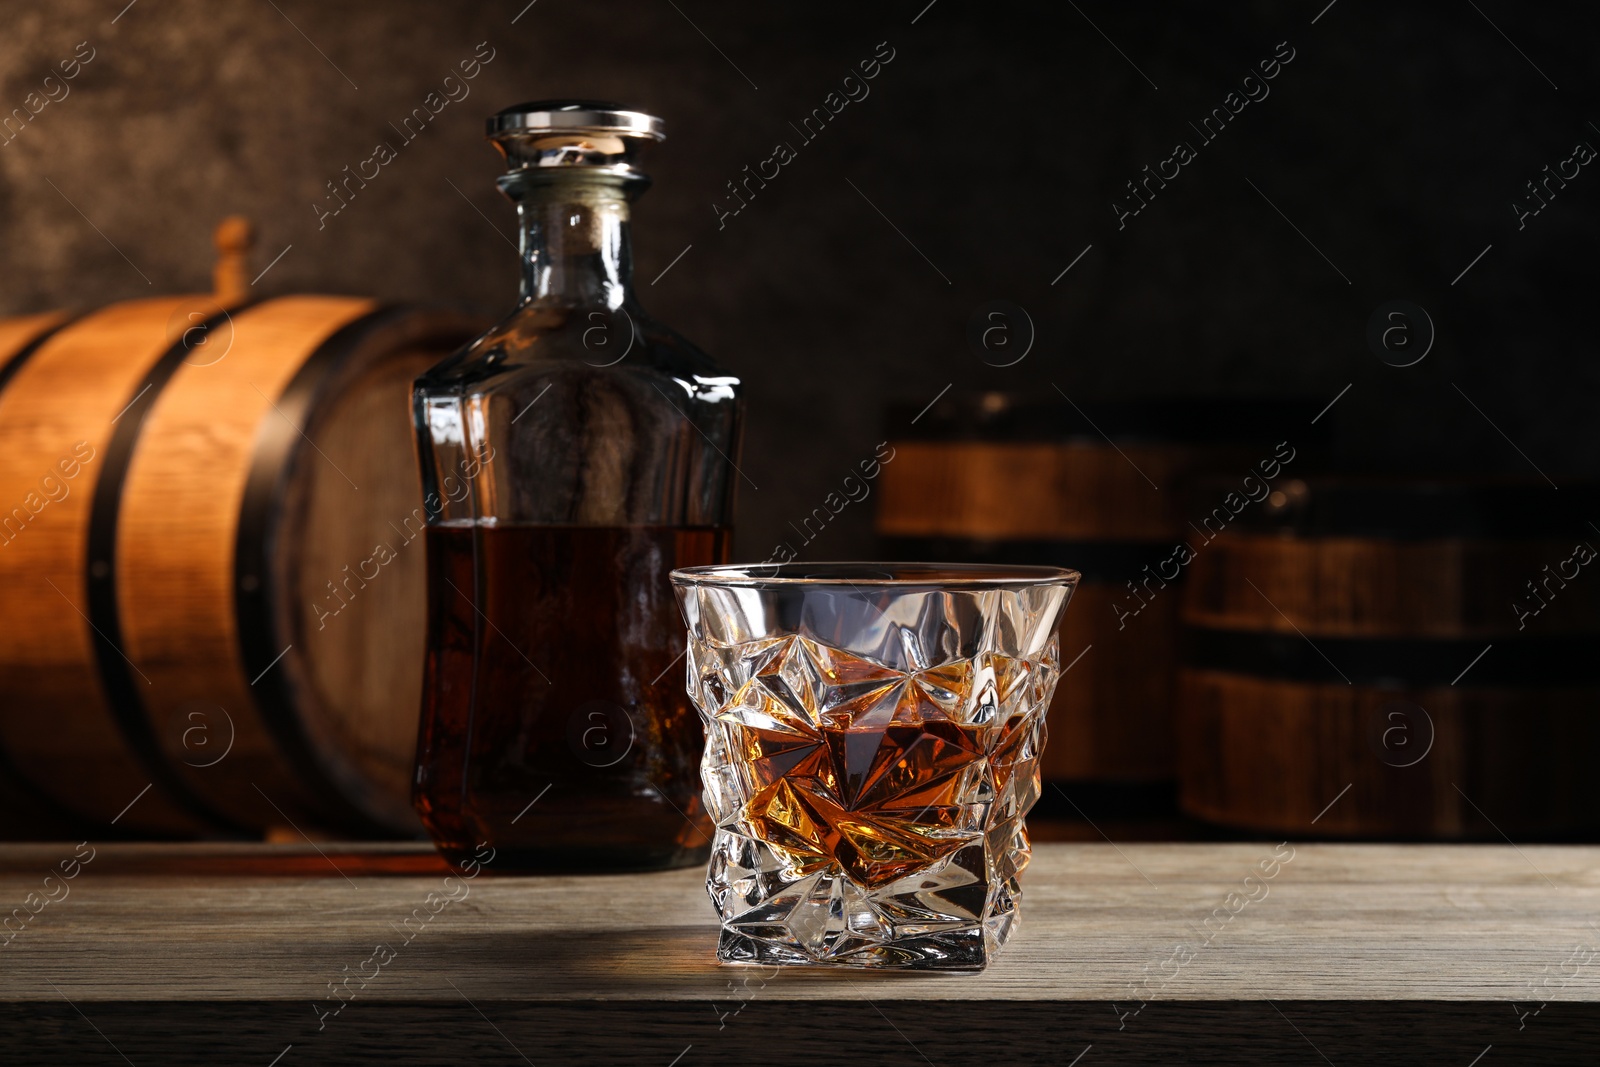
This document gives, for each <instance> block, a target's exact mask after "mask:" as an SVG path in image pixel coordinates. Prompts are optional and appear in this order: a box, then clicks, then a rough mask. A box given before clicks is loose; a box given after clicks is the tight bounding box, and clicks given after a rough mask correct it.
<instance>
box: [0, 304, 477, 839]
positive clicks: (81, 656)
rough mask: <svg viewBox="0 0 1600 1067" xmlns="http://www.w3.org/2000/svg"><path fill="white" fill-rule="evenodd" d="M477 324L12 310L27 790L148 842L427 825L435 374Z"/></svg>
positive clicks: (378, 313) (288, 311)
mask: <svg viewBox="0 0 1600 1067" xmlns="http://www.w3.org/2000/svg"><path fill="white" fill-rule="evenodd" d="M478 325H479V324H478V323H476V322H471V321H466V320H464V319H463V318H462V317H461V316H459V315H456V314H454V313H445V312H438V311H430V310H421V309H416V308H386V307H379V306H378V305H376V304H375V303H373V302H372V301H370V300H364V299H356V298H350V297H335V296H294V297H283V298H278V299H272V300H266V301H263V302H260V303H254V304H251V303H244V302H235V303H233V304H231V306H226V307H224V306H223V305H222V304H219V303H218V302H217V301H216V300H215V299H214V298H212V297H205V296H190V297H185V296H170V297H156V298H151V299H144V300H132V301H127V302H125V303H121V304H115V305H112V306H110V307H106V308H103V309H100V310H98V311H94V312H91V313H89V314H86V315H83V316H81V317H79V318H76V319H73V320H70V321H67V320H65V319H63V318H62V317H60V316H55V317H45V316H31V317H28V318H26V319H11V320H0V456H3V457H4V460H5V461H4V463H3V464H0V618H3V619H4V620H5V625H4V626H3V627H0V694H3V701H4V702H3V704H0V752H3V759H0V774H6V775H7V777H8V778H9V779H10V781H9V783H8V788H11V789H13V790H15V789H23V790H26V791H28V792H29V793H31V794H32V795H33V796H35V797H36V798H40V799H42V800H43V801H44V802H46V803H47V804H49V805H50V806H52V807H54V808H58V809H59V810H60V811H61V812H62V813H63V814H64V815H65V816H67V817H69V818H70V817H78V818H81V819H85V820H89V821H90V822H92V823H95V824H99V825H101V826H105V825H107V824H110V823H113V822H115V823H116V824H117V826H118V827H119V829H124V830H130V831H133V832H142V833H154V834H175V835H193V834H219V833H221V834H229V833H234V834H247V833H253V834H258V833H259V832H260V831H261V829H262V828H264V827H269V826H281V825H283V824H285V823H293V824H296V825H307V824H311V825H315V826H318V827H321V828H335V829H342V830H346V831H351V832H362V833H385V834H395V833H401V834H412V833H415V832H416V824H415V822H414V819H413V816H412V813H411V808H410V804H409V780H410V772H411V763H412V758H413V751H414V746H415V741H416V722H417V714H418V705H419V699H420V692H421V657H422V651H423V645H424V642H423V599H424V597H423V588H422V585H423V556H422V553H423V547H422V544H421V541H420V539H419V538H418V536H417V532H418V530H419V528H420V523H421V511H420V510H419V509H420V505H421V491H420V487H419V483H418V479H417V476H416V471H415V462H414V460H413V458H412V457H413V444H412V432H411V411H410V384H411V380H412V379H413V377H415V375H416V374H417V373H418V372H420V371H421V370H422V369H424V368H426V367H427V366H429V365H431V364H432V363H434V362H436V361H437V360H439V359H440V358H441V357H442V356H443V355H444V354H446V353H448V352H449V351H450V350H452V349H454V348H455V347H457V346H458V345H460V344H461V343H462V342H464V341H465V340H467V339H469V338H470V336H471V335H472V334H473V332H474V331H475V330H476V328H477V327H478ZM414 540H415V541H416V543H415V544H413V543H412V542H413V541H414ZM408 546H409V547H408ZM0 833H4V829H3V828H0Z"/></svg>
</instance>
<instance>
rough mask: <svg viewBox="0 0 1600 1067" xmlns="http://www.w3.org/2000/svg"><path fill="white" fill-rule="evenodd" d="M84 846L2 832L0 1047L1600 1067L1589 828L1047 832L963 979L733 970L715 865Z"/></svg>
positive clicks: (95, 1051) (385, 851)
mask: <svg viewBox="0 0 1600 1067" xmlns="http://www.w3.org/2000/svg"><path fill="white" fill-rule="evenodd" d="M91 848H92V850H93V858H92V859H89V860H88V861H87V862H84V863H82V864H81V866H80V867H79V868H78V869H77V875H76V877H75V878H73V879H71V880H70V881H65V880H52V881H51V882H49V883H46V882H45V876H46V875H48V874H50V873H51V872H52V871H53V870H57V871H59V869H60V864H61V862H62V861H63V860H69V859H70V858H71V857H72V856H73V854H74V851H75V848H74V846H72V845H52V844H38V845H36V844H29V845H8V846H0V902H3V904H4V908H5V909H7V910H10V909H13V908H16V909H20V912H17V911H13V912H12V920H11V923H10V929H11V931H12V932H11V933H10V940H9V942H6V943H3V944H0V1038H9V1039H10V1040H6V1041H4V1042H0V1063H11V1062H18V1063H22V1062H33V1060H31V1059H30V1058H29V1057H30V1056H35V1055H36V1056H37V1060H38V1062H46V1061H49V1062H53V1063H57V1064H61V1063H79V1062H84V1063H88V1062H108V1063H123V1062H131V1063H134V1064H138V1065H140V1067H142V1065H143V1064H145V1063H147V1062H149V1063H179V1062H229V1063H254V1062H259V1063H261V1064H263V1065H267V1064H269V1063H270V1062H271V1061H272V1058H273V1056H275V1055H278V1054H279V1053H280V1052H281V1053H282V1054H283V1057H284V1058H283V1060H282V1061H281V1065H280V1067H293V1064H295V1063H312V1062H350V1061H351V1060H352V1059H353V1058H358V1057H360V1056H361V1055H363V1054H367V1053H371V1054H377V1055H381V1056H382V1057H383V1058H384V1059H385V1060H388V1061H390V1062H394V1063H409V1062H418V1063H436V1062H442V1061H446V1060H447V1061H450V1062H466V1061H467V1060H469V1059H472V1060H473V1061H474V1062H508V1063H522V1062H532V1063H540V1064H543V1063H547V1062H558V1063H566V1062H594V1063H635V1062H638V1063H657V1064H659V1065H661V1067H669V1062H670V1061H672V1058H673V1056H674V1055H677V1054H679V1053H681V1054H682V1055H683V1057H684V1058H683V1060H682V1062H681V1065H680V1067H691V1065H692V1064H693V1063H696V1062H700V1063H703V1062H707V1061H708V1060H711V1059H729V1060H739V1061H742V1062H759V1063H768V1062H774V1063H776V1062H794V1063H802V1062H804V1063H814V1062H821V1061H822V1060H833V1059H836V1058H837V1055H836V1053H841V1052H848V1053H849V1054H851V1055H867V1054H870V1055H872V1056H873V1057H874V1058H875V1059H876V1060H878V1061H879V1062H882V1063H900V1062H905V1063H916V1064H920V1063H932V1064H939V1065H941V1067H942V1065H943V1064H947V1063H952V1064H953V1063H963V1062H981V1063H996V1062H999V1063H1009V1062H1017V1063H1023V1062H1040V1063H1062V1064H1066V1063H1069V1062H1071V1061H1072V1059H1073V1057H1074V1056H1077V1055H1079V1054H1080V1053H1082V1054H1083V1055H1084V1057H1085V1059H1084V1060H1083V1061H1082V1062H1083V1065H1084V1067H1093V1065H1094V1064H1095V1063H1098V1062H1111V1061H1112V1060H1113V1059H1115V1060H1117V1061H1119V1062H1127V1063H1133V1062H1176V1061H1187V1062H1252V1063H1266V1062H1285V1063H1288V1062H1297V1063H1307V1062H1311V1063H1321V1062H1323V1061H1324V1060H1325V1059H1326V1060H1327V1061H1328V1062H1334V1063H1340V1062H1351V1063H1355V1062H1362V1063H1371V1062H1409V1063H1416V1062H1434V1060H1433V1059H1432V1058H1431V1057H1433V1056H1434V1055H1436V1054H1437V1055H1438V1056H1439V1057H1440V1058H1439V1059H1438V1060H1437V1062H1443V1063H1453V1062H1459V1063H1460V1064H1462V1067H1466V1065H1467V1064H1468V1063H1469V1062H1470V1061H1472V1059H1473V1057H1474V1056H1476V1055H1479V1054H1480V1053H1482V1054H1483V1056H1484V1059H1483V1060H1482V1062H1481V1067H1493V1065H1494V1064H1495V1063H1506V1062H1518V1063H1531V1062H1549V1063H1555V1062H1583V1063H1595V1062H1600V847H1588V846H1522V847H1513V846H1508V845H1499V846H1489V845H1470V846H1461V845H1457V846H1449V845H1337V844H1300V845H1285V846H1276V847H1275V846H1273V845H1270V844H1259V843H1252V844H1125V845H1120V846H1118V845H1112V844H1107V843H1102V844H1045V845H1040V846H1038V847H1037V850H1036V853H1035V857H1034V862H1033V865H1032V867H1030V869H1029V870H1028V872H1027V874H1026V875H1025V877H1024V891H1025V892H1024V899H1023V904H1022V915H1023V920H1022V927H1021V930H1020V931H1019V933H1018V935H1017V936H1016V937H1015V938H1014V939H1013V940H1012V942H1011V944H1010V945H1009V946H1008V947H1007V949H1006V950H1005V952H1004V953H1003V954H1002V956H1001V958H1000V960H999V962H998V963H996V964H995V965H994V966H992V967H991V968H990V969H989V970H988V971H986V972H985V973H983V974H981V975H972V976H967V975H927V974H906V973H876V972H874V973H868V972H860V971H848V972H841V971H819V970H803V969H788V970H781V971H774V970H772V969H764V968H742V967H741V968H733V967H725V966H720V965H718V964H717V962H716V960H715V957H714V951H713V950H714V945H715V940H716V925H715V922H714V918H713V913H712V910H711V905H710V902H709V901H708V900H707V898H706V895H705V890H704V887H703V874H702V872H700V871H698V870H685V871H673V872H666V873H660V874H649V875H613V876H594V877H533V878H510V877H498V878H496V877H491V876H488V875H483V876H480V877H478V878H476V879H471V880H461V879H458V878H456V877H454V876H450V875H449V872H448V871H447V870H446V868H445V867H444V866H443V864H442V863H440V861H439V860H438V859H437V858H436V857H435V856H434V855H433V853H432V852H431V851H430V850H428V849H426V848H423V847H419V846H415V845H384V844H379V845H358V846H346V845H323V846H320V847H319V846H311V845H302V846H283V845H248V846H247V845H216V844H207V845H129V844H123V845H92V846H88V847H85V848H81V849H76V851H77V852H78V853H79V855H80V859H81V857H82V855H84V854H86V853H87V852H88V851H89V849H91ZM1286 856H1287V857H1288V858H1285V857H1286ZM1275 857H1276V859H1277V860H1278V863H1277V865H1276V868H1275V873H1274V874H1273V876H1271V877H1266V878H1264V877H1263V876H1262V871H1263V869H1264V868H1263V866H1262V865H1263V863H1264V862H1265V863H1266V864H1267V869H1271V868H1272V867H1273V864H1272V860H1273V859H1274V858H1275ZM1252 875H1253V876H1254V877H1253V878H1252V879H1251V880H1250V881H1249V882H1247V881H1246V878H1247V876H1252ZM63 887H64V888H65V895H63ZM46 892H48V893H49V894H50V895H53V896H56V897H58V898H59V899H57V900H54V901H51V902H48V903H45V904H43V905H42V906H40V904H39V901H40V899H41V897H43V896H44V895H45V894H46ZM33 893H38V894H40V896H33V897H30V894H33ZM430 894H434V896H432V897H430ZM32 908H37V912H36V913H32V912H31V911H30V909H32ZM19 914H20V915H22V916H26V922H25V923H22V922H21V920H20V919H19V918H18V917H17V916H18V915H19ZM408 920H409V923H408ZM19 923H21V929H20V932H17V928H18V925H19ZM0 941H3V935H0ZM380 946H382V948H381V949H380ZM336 984H337V988H335V987H336ZM1245 1042H1247V1043H1248V1046H1249V1050H1250V1051H1249V1054H1248V1056H1246V1057H1245V1058H1244V1059H1241V1058H1240V1056H1241V1053H1240V1052H1239V1048H1240V1044H1241V1043H1245ZM291 1046H292V1047H291ZM1090 1046H1092V1048H1089V1047H1090ZM1486 1046H1492V1047H1490V1048H1488V1049H1487V1051H1486ZM1086 1048H1089V1051H1087V1052H1085V1051H1084V1050H1085V1049H1086ZM807 1049H810V1050H811V1051H809V1052H808V1051H807ZM825 1050H832V1051H831V1052H828V1054H827V1055H824V1051H825ZM1508 1050H1509V1051H1508ZM1497 1052H1498V1053H1499V1055H1497ZM19 1057H20V1058H19ZM1089 1057H1092V1059H1091V1058H1089ZM1341 1057H1343V1058H1341Z"/></svg>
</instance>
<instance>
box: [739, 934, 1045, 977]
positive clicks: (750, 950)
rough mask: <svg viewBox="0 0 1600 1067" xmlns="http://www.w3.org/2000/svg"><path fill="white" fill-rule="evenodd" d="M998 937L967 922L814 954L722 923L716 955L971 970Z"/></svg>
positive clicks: (986, 958)
mask: <svg viewBox="0 0 1600 1067" xmlns="http://www.w3.org/2000/svg"><path fill="white" fill-rule="evenodd" d="M1014 927H1015V924H1014V923H1013V924H1012V928H1014ZM1008 932H1009V931H1008ZM1003 942H1004V938H1000V939H998V940H990V939H989V938H986V937H985V935H984V931H983V930H982V929H981V928H979V927H976V926H968V927H963V928H961V929H959V930H948V931H943V932H941V933H938V934H927V935H924V936H922V937H903V938H899V939H897V940H895V941H893V942H891V943H887V944H881V945H872V946H869V947H866V948H859V949H855V950H853V951H851V952H848V953H846V954H844V955H838V956H827V957H822V958H818V957H816V956H812V955H810V954H808V953H806V952H803V951H801V950H799V949H795V948H791V947H789V946H787V945H782V944H775V943H773V942H771V941H766V940H760V939H757V938H754V937H750V936H748V935H746V934H742V933H740V932H739V931H737V930H729V929H726V928H724V929H723V931H722V937H721V938H720V940H719V941H718V942H717V959H718V960H719V961H720V962H722V963H746V964H763V965H764V964H779V965H782V966H800V967H849V968H855V969H858V970H868V971H870V970H891V969H892V970H911V971H951V972H955V973H964V974H976V973H977V972H979V971H981V970H983V969H984V968H985V967H987V966H988V965H989V963H990V962H991V960H992V959H993V957H994V953H995V952H996V951H997V950H998V949H999V947H1000V945H1001V944H1002V943H1003Z"/></svg>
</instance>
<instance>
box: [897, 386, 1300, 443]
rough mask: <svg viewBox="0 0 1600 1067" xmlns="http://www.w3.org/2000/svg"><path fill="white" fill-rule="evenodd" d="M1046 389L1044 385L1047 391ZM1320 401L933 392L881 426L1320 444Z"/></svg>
mask: <svg viewBox="0 0 1600 1067" xmlns="http://www.w3.org/2000/svg"><path fill="white" fill-rule="evenodd" d="M1047 393H1048V391H1047ZM1325 403H1326V401H1325V400H1321V401H1317V400H1302V399H1299V398H1293V397H1263V398H1249V397H1245V398H1240V397H1201V398H1195V397H1184V398H1176V397H1173V398H1155V399H1149V400H1111V401H1101V400H1094V399H1078V400H1073V399H1069V398H1067V397H1064V396H1054V395H1046V396H1044V397H1040V396H1038V394H1037V393H1034V394H1027V393H1017V392H977V393H967V394H957V393H955V392H954V391H952V392H951V393H949V394H947V395H945V396H943V397H940V398H939V399H938V400H937V401H936V402H935V403H934V404H933V405H932V406H928V404H927V402H926V401H923V402H921V403H915V404H913V403H905V404H894V405H891V406H890V407H889V410H888V430H889V433H890V435H891V436H892V437H893V438H894V439H895V440H899V441H1029V442H1042V441H1051V442H1061V441H1072V440H1077V439H1091V440H1094V441H1096V442H1099V443H1102V444H1103V443H1104V442H1105V441H1106V440H1107V439H1108V438H1109V439H1111V440H1115V441H1118V442H1137V441H1150V442H1157V443H1160V442H1172V443H1182V444H1237V443H1253V442H1261V441H1266V442H1271V441H1277V440H1282V439H1283V438H1284V437H1292V438H1293V440H1294V442H1295V444H1296V446H1297V447H1300V446H1302V445H1316V444H1322V443H1325V441H1326V439H1327V435H1326V432H1325V428H1324V427H1318V426H1315V425H1314V424H1313V423H1312V420H1313V419H1314V418H1315V417H1316V415H1317V413H1318V411H1319V409H1320V408H1321V407H1323V406H1324V405H1325Z"/></svg>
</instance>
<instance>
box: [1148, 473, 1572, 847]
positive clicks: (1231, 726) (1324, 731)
mask: <svg viewBox="0 0 1600 1067" xmlns="http://www.w3.org/2000/svg"><path fill="white" fill-rule="evenodd" d="M1293 488H1294V490H1295V491H1293V492H1291V493H1289V494H1287V495H1286V496H1285V497H1284V498H1283V499H1282V500H1279V501H1274V502H1269V505H1268V506H1267V507H1266V508H1263V509H1261V510H1260V511H1258V512H1257V513H1255V514H1253V515H1251V516H1249V517H1247V518H1246V519H1244V520H1243V521H1241V522H1240V523H1239V524H1238V525H1237V526H1235V527H1233V528H1230V529H1229V530H1228V531H1227V532H1225V533H1224V534H1222V535H1221V536H1219V537H1217V538H1216V539H1215V540H1214V541H1213V542H1210V543H1208V544H1206V545H1205V546H1203V547H1202V548H1201V549H1200V551H1199V554H1198V556H1197V558H1196V559H1195V561H1194V563H1193V564H1192V566H1191V571H1192V573H1191V575H1190V581H1189V584H1188V586H1187V587H1186V588H1185V591H1184V593H1185V596H1184V608H1183V619H1184V623H1185V626H1186V628H1187V632H1186V635H1185V638H1186V645H1187V659H1188V665H1187V666H1186V668H1185V669H1184V670H1183V671H1182V673H1181V681H1180V685H1179V746H1178V749H1179V767H1180V779H1181V803H1182V805H1183V807H1184V809H1185V810H1186V811H1187V812H1189V813H1190V814H1193V815H1196V816H1199V817H1201V818H1204V819H1208V820H1211V821H1214V822H1218V823H1222V824H1225V825H1228V826H1232V827H1239V828H1248V829H1252V830H1258V831H1268V832H1272V833H1293V834H1303V833H1309V834H1317V833H1320V834H1327V835H1334V836H1353V837H1361V836H1367V837H1412V838H1474V837H1476V838H1484V839H1495V840H1498V839H1500V835H1501V833H1502V832H1504V833H1506V834H1511V835H1522V836H1524V837H1527V836H1561V835H1564V834H1572V833H1579V832H1582V831H1584V830H1592V829H1593V828H1594V827H1595V826H1597V825H1600V801H1597V798H1596V796H1595V794H1594V790H1593V787H1592V780H1593V774H1592V770H1591V764H1592V762H1593V757H1594V753H1595V752H1596V751H1600V659H1597V657H1596V655H1595V653H1596V652H1597V651H1600V560H1596V561H1593V562H1585V561H1584V558H1583V557H1585V556H1587V557H1588V558H1589V559H1590V560H1594V555H1595V550H1594V549H1593V548H1592V547H1589V546H1592V545H1600V531H1596V530H1595V529H1594V528H1593V527H1592V526H1590V525H1589V523H1588V521H1587V518H1588V516H1590V515H1594V514H1597V513H1600V509H1596V507H1595V504H1596V503H1597V502H1600V496H1597V494H1596V493H1595V491H1594V489H1593V487H1585V486H1578V485H1564V486H1563V487H1562V488H1561V490H1560V491H1559V492H1557V491H1556V490H1555V489H1553V488H1552V487H1551V486H1550V485H1549V484H1547V483H1544V482H1534V483H1530V484H1526V485H1524V484H1513V483H1500V484H1493V483H1488V482H1479V483H1442V482H1381V481H1372V480H1334V479H1320V480H1318V479H1313V480H1311V481H1309V482H1307V483H1304V484H1303V485H1301V486H1296V487H1293Z"/></svg>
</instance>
